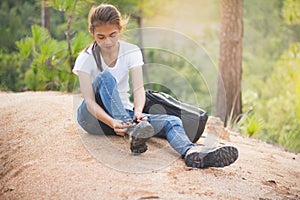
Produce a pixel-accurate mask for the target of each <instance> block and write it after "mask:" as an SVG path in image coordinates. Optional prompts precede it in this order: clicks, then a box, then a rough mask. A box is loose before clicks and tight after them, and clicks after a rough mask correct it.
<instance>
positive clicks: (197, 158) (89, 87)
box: [73, 4, 238, 168]
mask: <svg viewBox="0 0 300 200" xmlns="http://www.w3.org/2000/svg"><path fill="white" fill-rule="evenodd" d="M88 21H89V32H90V33H91V35H92V36H93V38H94V41H95V43H94V44H95V45H97V46H98V47H100V52H99V54H100V57H101V62H102V67H103V71H101V70H99V69H98V67H97V64H96V62H95V59H94V57H93V53H92V48H93V46H95V45H91V46H89V47H87V48H86V50H85V51H83V52H81V53H80V55H79V56H78V58H77V60H76V63H75V67H74V69H73V72H74V73H75V74H77V75H78V76H79V81H80V89H81V92H82V94H83V97H84V101H83V102H82V104H81V106H80V107H79V108H78V122H79V124H80V125H81V127H82V128H83V129H85V130H86V131H87V132H88V133H90V134H114V135H119V136H126V135H127V136H129V137H130V138H131V143H130V149H131V151H132V152H133V153H134V154H140V153H144V152H145V151H146V150H147V145H146V141H147V140H148V139H149V138H150V137H151V136H153V135H155V136H157V137H164V138H166V139H167V140H168V142H169V144H170V145H171V146H172V147H173V148H174V149H175V150H176V151H177V152H178V153H179V154H180V155H182V157H183V158H184V159H185V163H186V165H187V166H190V167H196V168H205V167H224V166H227V165H230V164H231V163H233V162H234V161H235V160H236V159H237V157H238V151H237V149H236V148H235V147H231V146H225V147H221V148H217V149H214V150H212V151H210V152H201V151H199V150H198V148H197V147H196V145H195V144H194V143H192V142H191V141H190V140H189V138H188V137H187V135H186V133H185V131H184V129H183V125H182V122H181V120H180V119H179V118H178V117H175V116H171V115H150V114H144V113H142V110H143V107H144V104H145V91H144V84H143V76H142V65H143V64H144V63H143V58H142V54H141V51H140V49H139V48H138V47H137V46H136V45H133V44H130V43H127V42H124V41H122V40H120V39H119V36H120V34H121V33H122V30H123V26H124V24H125V23H124V21H123V20H122V18H121V15H120V12H119V11H118V10H117V9H116V8H115V7H114V6H112V5H109V4H102V5H100V6H98V7H94V8H92V9H91V11H90V13H89V20H88ZM98 56H99V55H98ZM129 73H130V74H131V77H132V88H133V90H132V91H133V97H134V101H133V105H132V104H131V103H130V101H129V81H128V80H129V78H128V77H129ZM133 108H134V109H133Z"/></svg>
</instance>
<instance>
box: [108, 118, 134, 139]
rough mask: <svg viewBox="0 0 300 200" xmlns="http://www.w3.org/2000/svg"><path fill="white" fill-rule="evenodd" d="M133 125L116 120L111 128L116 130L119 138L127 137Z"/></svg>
mask: <svg viewBox="0 0 300 200" xmlns="http://www.w3.org/2000/svg"><path fill="white" fill-rule="evenodd" d="M130 125H131V123H130V122H127V123H126V122H123V121H121V120H117V119H114V120H113V122H112V125H111V128H112V129H114V131H115V133H116V134H117V135H119V136H125V135H126V131H127V129H128V127H129V126H130Z"/></svg>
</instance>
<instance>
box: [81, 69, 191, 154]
mask: <svg viewBox="0 0 300 200" xmlns="http://www.w3.org/2000/svg"><path fill="white" fill-rule="evenodd" d="M93 89H94V93H95V99H96V102H97V103H98V104H99V105H100V106H101V107H102V108H103V109H104V110H105V111H106V112H107V113H108V114H109V115H110V116H112V117H113V118H114V119H118V120H122V121H124V122H129V121H132V119H133V115H134V111H132V110H126V109H125V108H124V106H123V104H122V102H121V99H120V96H119V93H118V90H117V83H116V80H115V78H114V77H113V76H112V75H111V74H110V72H108V71H104V72H102V73H100V74H99V75H98V76H97V77H96V78H95V80H94V81H93ZM144 115H145V116H147V117H148V121H149V123H150V124H151V125H152V126H153V128H154V133H155V136H156V137H162V138H166V139H167V140H168V142H169V144H170V145H171V146H172V147H173V148H174V150H175V151H177V152H178V153H179V154H180V155H182V156H184V155H185V153H186V151H187V150H188V149H190V148H191V147H193V146H194V144H193V143H192V142H191V141H190V140H189V138H188V136H187V135H186V133H185V131H184V129H183V125H182V121H181V119H180V118H178V117H176V116H172V115H165V114H162V115H152V114H144ZM77 120H78V123H79V124H80V126H81V127H82V128H83V129H84V130H85V131H87V132H88V133H90V134H105V135H116V134H115V132H114V131H113V129H112V128H110V127H109V126H108V125H106V124H104V123H103V122H101V121H99V120H97V119H96V118H95V117H94V116H93V115H92V114H91V113H90V112H89V111H88V110H87V107H86V104H85V101H83V102H82V104H81V105H80V107H79V108H78V111H77Z"/></svg>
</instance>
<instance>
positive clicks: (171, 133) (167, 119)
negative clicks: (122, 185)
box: [146, 114, 195, 156]
mask: <svg viewBox="0 0 300 200" xmlns="http://www.w3.org/2000/svg"><path fill="white" fill-rule="evenodd" d="M146 115H147V117H148V119H149V122H150V124H151V125H152V126H153V128H154V134H155V136H157V137H165V138H166V139H167V140H168V142H169V143H170V145H171V146H172V147H173V149H175V150H176V151H177V152H178V153H179V154H180V155H182V156H184V155H185V153H186V152H187V150H189V149H190V148H191V147H193V146H195V144H193V143H192V142H191V141H190V140H189V138H188V136H187V135H186V133H185V130H184V129H183V125H182V121H181V119H180V118H178V117H176V116H172V115H151V114H146Z"/></svg>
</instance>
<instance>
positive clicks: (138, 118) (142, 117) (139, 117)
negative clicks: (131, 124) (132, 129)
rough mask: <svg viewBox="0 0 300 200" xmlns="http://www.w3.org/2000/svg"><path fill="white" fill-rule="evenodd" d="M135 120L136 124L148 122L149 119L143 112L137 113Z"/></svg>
mask: <svg viewBox="0 0 300 200" xmlns="http://www.w3.org/2000/svg"><path fill="white" fill-rule="evenodd" d="M133 120H134V121H136V122H141V121H147V120H148V117H147V116H145V115H144V114H143V113H141V112H135V113H134V118H133Z"/></svg>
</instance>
